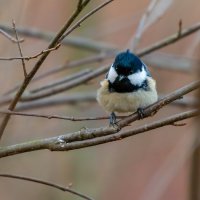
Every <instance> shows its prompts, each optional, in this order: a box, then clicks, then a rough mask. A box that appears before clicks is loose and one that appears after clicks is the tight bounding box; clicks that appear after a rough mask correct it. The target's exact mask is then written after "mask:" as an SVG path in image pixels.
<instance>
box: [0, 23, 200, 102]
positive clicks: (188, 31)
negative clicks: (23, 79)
mask: <svg viewBox="0 0 200 200" xmlns="http://www.w3.org/2000/svg"><path fill="white" fill-rule="evenodd" d="M199 29H200V23H198V24H196V25H193V26H191V27H190V28H187V29H185V30H182V32H181V35H177V33H175V34H173V35H171V36H169V37H166V38H164V39H163V40H161V41H158V42H156V43H154V44H152V45H150V46H149V47H146V48H144V49H142V50H140V51H139V52H138V53H137V55H138V56H139V57H143V56H145V55H147V54H149V53H152V52H154V51H156V50H158V49H161V48H163V47H166V46H168V45H170V44H173V43H175V42H176V41H178V40H180V39H183V38H184V37H186V36H188V35H190V34H193V33H195V32H196V31H198V30H199ZM116 54H117V51H113V52H112V53H108V54H104V55H103V54H101V55H97V56H94V57H89V58H86V59H81V60H79V61H72V62H70V63H67V64H66V65H64V66H61V67H56V68H55V69H52V70H49V71H47V72H45V73H44V74H42V75H40V76H38V77H37V78H36V79H38V80H39V79H41V78H44V77H46V76H48V75H51V74H54V73H56V72H60V71H62V70H64V69H66V68H70V67H74V66H78V65H81V64H87V63H88V64H89V63H92V62H99V59H100V61H102V59H106V58H110V57H113V56H115V55H116ZM108 68H109V66H108V67H107V68H105V70H102V71H101V72H100V73H99V74H97V75H96V76H99V75H101V74H103V73H105V72H106V71H107V70H108ZM96 76H95V77H96ZM92 78H93V77H92ZM36 79H35V80H36ZM81 83H82V82H80V84H81ZM18 87H19V86H16V87H14V88H12V89H11V90H9V92H7V93H8V94H9V93H10V92H13V91H15V90H16V89H17V88H18ZM5 99H6V100H5V101H4V100H3V102H4V103H5V102H9V101H10V99H11V98H9V97H8V98H5ZM0 102H2V100H1V101H0Z"/></svg>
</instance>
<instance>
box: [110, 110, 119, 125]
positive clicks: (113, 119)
mask: <svg viewBox="0 0 200 200" xmlns="http://www.w3.org/2000/svg"><path fill="white" fill-rule="evenodd" d="M109 126H112V127H115V126H118V125H117V118H116V115H115V113H114V112H112V113H111V114H110V124H109Z"/></svg>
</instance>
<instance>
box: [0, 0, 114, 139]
mask: <svg viewBox="0 0 200 200" xmlns="http://www.w3.org/2000/svg"><path fill="white" fill-rule="evenodd" d="M89 2H90V0H85V1H84V2H83V3H82V6H81V8H77V9H76V10H75V12H74V13H73V14H72V16H71V17H70V19H69V20H68V21H67V23H66V24H65V25H64V26H63V28H62V29H61V30H60V32H59V33H58V34H57V36H56V37H55V38H54V40H53V41H52V42H51V43H50V45H49V46H48V49H51V48H54V47H55V46H57V45H58V44H59V43H60V42H61V41H62V39H64V38H65V37H64V36H67V35H68V34H69V33H71V32H72V31H73V30H74V29H75V28H77V27H78V26H79V25H80V23H81V22H83V21H84V20H85V19H87V18H88V17H89V16H91V15H92V14H94V13H95V12H97V11H98V10H100V9H101V8H103V7H104V6H105V5H107V4H108V3H110V2H112V0H109V1H107V2H105V3H103V4H101V6H98V7H97V8H95V9H93V10H92V11H91V12H89V13H88V14H86V15H85V16H84V17H83V18H81V20H79V21H78V22H77V23H75V25H74V26H72V28H71V29H69V31H68V32H66V30H67V29H68V28H69V26H70V25H71V24H72V22H73V21H74V20H75V19H76V17H77V16H78V15H79V14H80V12H81V11H82V10H83V8H84V7H85V6H86V5H87V4H88V3H89ZM65 32H66V33H65ZM49 53H50V52H45V53H44V54H42V56H41V57H40V59H39V60H38V62H37V63H36V64H35V66H34V68H33V69H32V70H31V72H30V73H29V74H28V76H27V78H26V79H25V80H24V82H23V83H22V85H21V87H20V89H19V90H18V92H17V94H16V95H15V97H14V99H13V100H12V102H11V103H10V105H9V108H8V109H9V110H14V108H15V107H16V104H17V103H18V101H19V100H20V98H21V96H22V94H23V93H24V91H25V89H26V87H27V86H28V84H29V83H30V81H31V80H32V78H33V77H34V76H35V74H36V73H37V71H38V69H39V68H40V66H41V65H42V63H43V62H44V60H45V59H46V58H47V56H48V55H49ZM9 119H10V115H9V114H7V115H6V116H5V117H4V119H3V121H2V124H1V126H0V138H1V136H2V134H3V132H4V130H5V127H6V125H7V123H8V121H9Z"/></svg>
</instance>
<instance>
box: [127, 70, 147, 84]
mask: <svg viewBox="0 0 200 200" xmlns="http://www.w3.org/2000/svg"><path fill="white" fill-rule="evenodd" d="M146 78H147V73H146V71H145V69H144V67H143V68H142V71H140V72H137V73H134V74H131V75H129V76H128V79H129V80H130V82H131V83H132V84H133V85H138V86H140V85H142V83H143V82H144V81H145V80H146Z"/></svg>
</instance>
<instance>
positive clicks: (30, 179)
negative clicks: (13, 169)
mask: <svg viewBox="0 0 200 200" xmlns="http://www.w3.org/2000/svg"><path fill="white" fill-rule="evenodd" d="M0 177H5V178H12V179H18V180H24V181H29V182H33V183H39V184H42V185H46V186H50V187H53V188H56V189H58V190H61V191H63V192H69V193H71V194H74V195H76V196H78V197H81V198H83V199H87V200H92V198H90V197H88V196H86V195H84V194H82V193H80V192H77V191H75V190H72V189H70V188H68V187H66V186H61V185H58V184H55V183H50V182H48V181H43V180H40V179H36V178H32V177H26V176H18V175H13V174H0Z"/></svg>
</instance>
